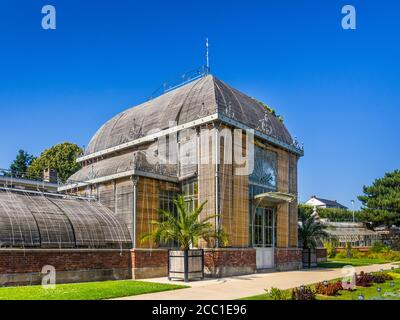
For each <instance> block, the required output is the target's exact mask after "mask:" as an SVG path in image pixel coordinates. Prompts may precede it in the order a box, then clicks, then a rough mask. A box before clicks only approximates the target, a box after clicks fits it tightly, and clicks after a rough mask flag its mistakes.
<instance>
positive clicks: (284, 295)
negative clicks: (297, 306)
mask: <svg viewBox="0 0 400 320" xmlns="http://www.w3.org/2000/svg"><path fill="white" fill-rule="evenodd" d="M265 291H266V292H267V295H268V296H269V297H270V298H271V300H288V299H289V295H288V292H287V290H281V289H278V288H274V287H272V288H271V290H269V291H268V290H265Z"/></svg>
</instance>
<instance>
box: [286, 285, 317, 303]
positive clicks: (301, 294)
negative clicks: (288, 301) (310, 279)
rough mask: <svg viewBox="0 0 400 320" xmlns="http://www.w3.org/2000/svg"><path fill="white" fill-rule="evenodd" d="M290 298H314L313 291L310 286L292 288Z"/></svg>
mask: <svg viewBox="0 0 400 320" xmlns="http://www.w3.org/2000/svg"><path fill="white" fill-rule="evenodd" d="M292 300H315V292H314V291H313V290H312V289H311V288H310V287H305V288H304V289H302V288H294V289H293V290H292Z"/></svg>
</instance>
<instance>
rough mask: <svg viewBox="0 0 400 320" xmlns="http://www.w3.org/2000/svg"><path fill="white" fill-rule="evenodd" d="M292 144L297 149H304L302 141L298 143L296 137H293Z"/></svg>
mask: <svg viewBox="0 0 400 320" xmlns="http://www.w3.org/2000/svg"><path fill="white" fill-rule="evenodd" d="M292 146H293V147H295V148H296V149H298V150H302V151H304V143H300V142H299V141H298V140H297V137H294V139H293V142H292Z"/></svg>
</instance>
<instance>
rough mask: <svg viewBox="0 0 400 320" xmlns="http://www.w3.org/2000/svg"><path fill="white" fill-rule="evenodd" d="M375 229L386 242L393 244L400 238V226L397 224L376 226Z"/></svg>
mask: <svg viewBox="0 0 400 320" xmlns="http://www.w3.org/2000/svg"><path fill="white" fill-rule="evenodd" d="M375 231H376V232H377V233H378V234H379V236H380V237H381V240H382V242H383V243H384V244H386V245H389V246H393V245H394V244H395V243H396V242H398V241H399V240H400V227H397V226H390V227H389V226H379V227H376V228H375Z"/></svg>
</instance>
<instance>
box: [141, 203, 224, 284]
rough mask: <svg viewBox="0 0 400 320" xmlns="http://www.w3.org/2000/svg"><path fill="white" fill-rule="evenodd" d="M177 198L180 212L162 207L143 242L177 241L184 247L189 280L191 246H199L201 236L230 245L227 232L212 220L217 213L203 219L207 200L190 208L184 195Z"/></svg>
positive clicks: (204, 238) (180, 246) (212, 244)
mask: <svg viewBox="0 0 400 320" xmlns="http://www.w3.org/2000/svg"><path fill="white" fill-rule="evenodd" d="M173 202H174V205H175V207H176V211H177V213H174V212H170V211H166V210H162V209H160V210H159V214H160V220H158V221H151V222H150V223H151V224H152V225H153V226H154V228H153V230H152V231H150V232H148V233H146V234H145V235H143V237H142V238H141V240H142V241H143V242H144V241H148V240H150V241H154V242H156V243H158V244H162V243H170V242H175V243H177V244H178V245H179V248H180V249H181V250H182V251H184V274H185V281H188V260H189V254H188V252H189V250H190V248H191V247H196V246H197V244H198V242H199V240H200V239H203V240H204V241H206V242H207V243H208V244H209V246H215V245H216V243H217V242H218V241H219V242H221V243H222V244H223V245H226V244H227V236H226V234H225V233H224V232H223V231H222V230H215V226H214V224H212V223H211V220H213V219H215V217H216V216H209V217H207V218H205V219H200V214H201V212H202V211H203V209H204V206H205V205H206V202H204V203H203V204H201V205H200V206H199V207H196V208H194V209H193V210H189V209H188V206H187V204H186V203H185V199H184V197H183V196H178V197H177V198H175V199H174V200H173Z"/></svg>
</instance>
